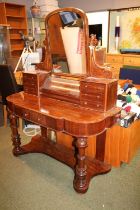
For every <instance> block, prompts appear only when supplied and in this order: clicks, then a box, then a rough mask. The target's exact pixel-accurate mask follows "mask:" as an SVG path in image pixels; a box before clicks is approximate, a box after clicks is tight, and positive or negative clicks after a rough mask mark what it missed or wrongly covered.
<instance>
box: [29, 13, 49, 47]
mask: <svg viewBox="0 0 140 210" xmlns="http://www.w3.org/2000/svg"><path fill="white" fill-rule="evenodd" d="M28 28H29V30H30V31H31V33H32V34H33V37H34V38H35V42H38V45H39V47H41V46H43V41H44V40H45V35H46V33H45V18H41V17H38V18H28Z"/></svg>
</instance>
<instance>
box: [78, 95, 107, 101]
mask: <svg viewBox="0 0 140 210" xmlns="http://www.w3.org/2000/svg"><path fill="white" fill-rule="evenodd" d="M104 98H105V95H104V94H102V93H97V94H94V95H90V94H81V95H80V100H82V101H87V100H88V101H91V102H93V101H95V102H100V103H103V101H104Z"/></svg>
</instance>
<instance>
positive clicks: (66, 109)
mask: <svg viewBox="0 0 140 210" xmlns="http://www.w3.org/2000/svg"><path fill="white" fill-rule="evenodd" d="M61 11H71V12H75V13H77V14H78V15H79V16H80V17H81V18H82V24H83V33H84V37H85V39H84V45H85V57H86V71H85V69H84V72H86V74H85V75H83V74H82V75H70V74H64V73H63V74H62V73H60V74H53V73H52V66H53V65H52V54H53V53H52V50H58V51H59V50H60V51H61V56H62V57H63V56H65V55H63V49H55V48H54V46H53V43H50V41H51V40H50V39H53V38H52V37H51V38H50V33H51V32H50V31H49V30H50V28H51V27H48V26H51V24H54V23H55V20H56V18H55V17H57V16H59V12H61ZM50 20H51V21H50ZM59 20H60V19H59ZM56 24H60V22H59V23H58V21H57V20H56ZM60 26H61V25H59V27H60ZM57 29H58V28H57ZM59 29H60V28H59ZM57 32H58V31H57ZM59 35H60V34H59ZM53 36H55V34H53ZM88 44H89V42H88V24H87V17H86V16H85V14H84V12H83V11H81V10H77V9H75V8H63V9H58V10H56V11H54V12H52V13H49V15H48V16H47V18H46V39H45V45H46V52H45V59H44V62H43V63H42V64H40V65H38V67H39V66H40V67H41V68H43V69H44V70H43V71H42V69H41V70H37V71H35V72H27V73H24V74H23V85H24V92H20V93H16V94H13V95H11V96H8V97H7V102H8V109H9V115H10V123H11V131H12V141H13V154H14V155H15V156H18V155H23V154H26V153H33V152H34V153H35V152H38V153H44V154H46V155H49V156H51V157H53V158H55V159H56V160H59V161H61V162H63V163H65V164H66V165H68V166H70V167H71V168H72V169H73V170H74V180H73V186H74V189H75V190H76V191H77V192H79V193H85V192H86V191H87V190H88V187H89V183H90V180H91V178H92V177H93V176H96V175H98V174H104V173H107V172H108V171H110V170H111V166H110V165H108V164H106V163H104V161H103V160H104V149H105V137H106V136H105V131H106V129H107V128H110V127H111V126H112V125H114V123H115V122H116V118H117V116H118V113H119V112H120V109H119V108H116V106H115V105H116V96H117V80H115V79H112V78H111V74H110V71H107V70H105V69H94V70H95V71H93V68H92V65H91V63H90V61H91V60H90V56H89V47H88ZM91 75H94V77H91ZM18 117H20V118H22V119H25V120H28V121H30V122H33V123H35V124H37V125H39V126H40V127H41V135H36V136H34V137H33V138H32V139H31V141H30V142H29V143H28V144H26V145H21V139H20V135H19V133H18V128H17V118H18ZM50 130H53V131H55V132H57V131H61V132H63V133H65V134H68V135H70V136H72V137H73V139H74V140H73V147H72V148H73V149H70V148H68V147H66V146H64V145H62V144H59V142H57V139H56V142H55V141H54V140H51V139H50V137H49V135H48V131H50ZM92 135H97V148H96V158H92V159H91V158H89V157H87V156H86V155H85V149H86V147H88V137H89V136H92Z"/></svg>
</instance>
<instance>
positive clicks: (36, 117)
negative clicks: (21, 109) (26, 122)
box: [30, 111, 46, 125]
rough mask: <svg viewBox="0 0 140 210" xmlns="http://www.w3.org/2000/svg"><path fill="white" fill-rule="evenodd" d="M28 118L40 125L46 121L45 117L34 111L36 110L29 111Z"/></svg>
mask: <svg viewBox="0 0 140 210" xmlns="http://www.w3.org/2000/svg"><path fill="white" fill-rule="evenodd" d="M30 119H31V121H32V122H34V123H39V124H41V125H45V122H46V117H45V116H43V115H41V114H39V113H36V112H33V111H32V112H30Z"/></svg>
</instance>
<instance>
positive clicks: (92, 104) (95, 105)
mask: <svg viewBox="0 0 140 210" xmlns="http://www.w3.org/2000/svg"><path fill="white" fill-rule="evenodd" d="M81 105H82V106H84V107H87V108H91V109H94V110H97V111H104V105H103V103H99V102H95V101H94V102H91V101H81Z"/></svg>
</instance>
